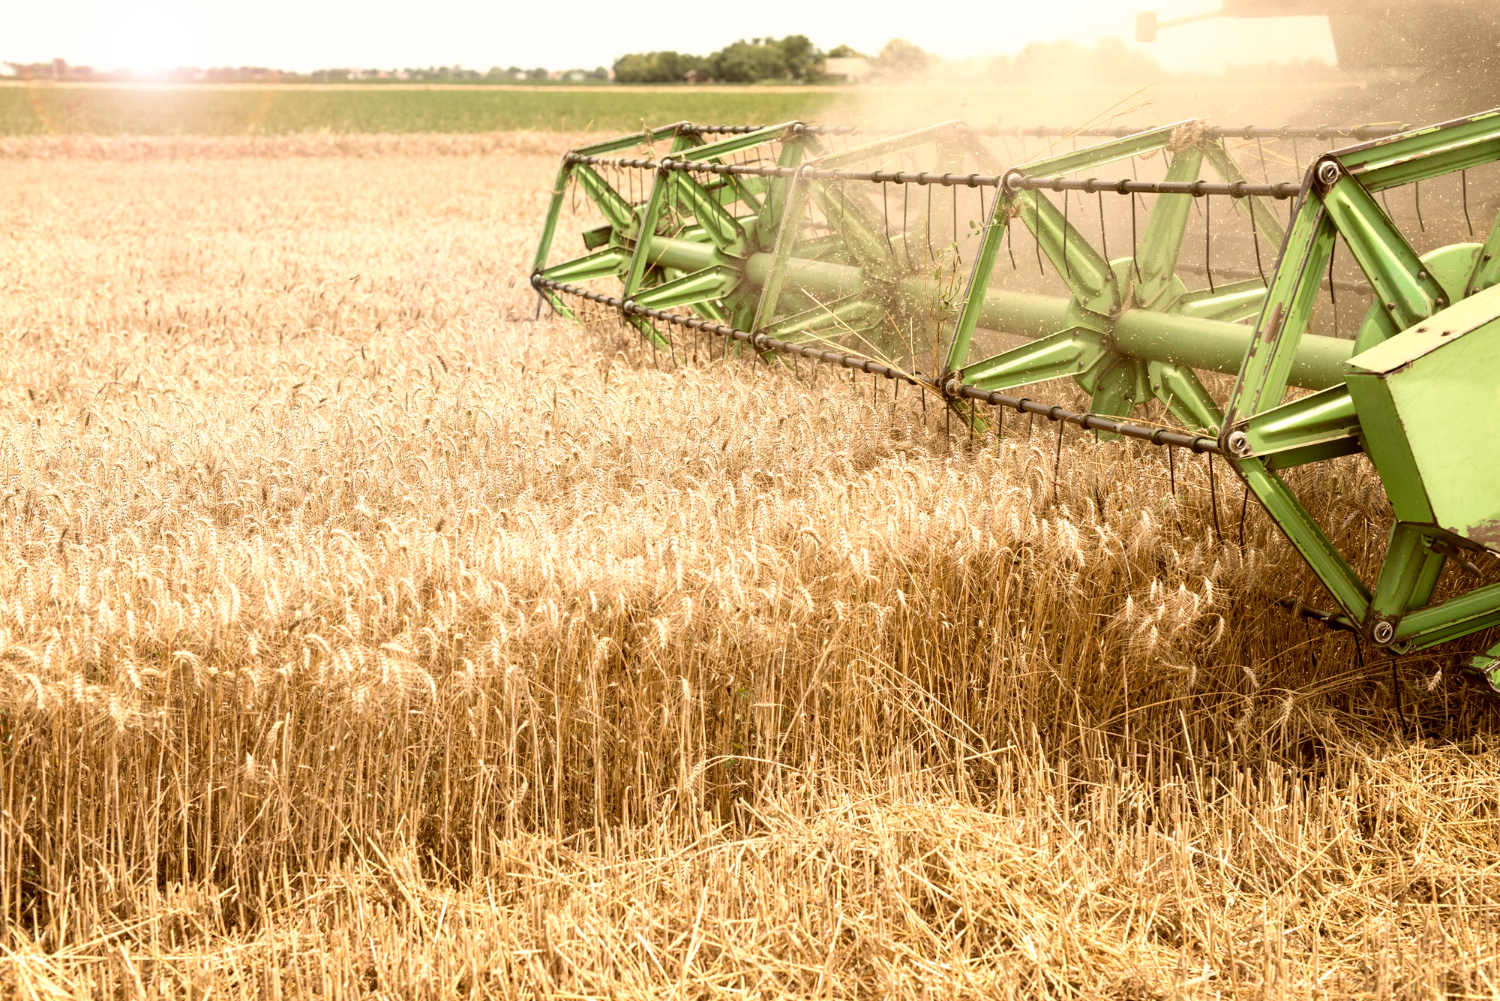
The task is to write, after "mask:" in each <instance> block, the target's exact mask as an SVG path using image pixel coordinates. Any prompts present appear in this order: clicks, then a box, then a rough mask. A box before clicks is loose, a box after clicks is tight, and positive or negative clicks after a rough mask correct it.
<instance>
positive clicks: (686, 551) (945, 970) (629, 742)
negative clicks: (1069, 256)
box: [0, 135, 1500, 998]
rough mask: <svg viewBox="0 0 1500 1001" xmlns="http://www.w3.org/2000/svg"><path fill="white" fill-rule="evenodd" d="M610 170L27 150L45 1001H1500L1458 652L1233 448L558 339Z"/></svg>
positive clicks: (20, 231) (19, 535) (8, 613)
mask: <svg viewBox="0 0 1500 1001" xmlns="http://www.w3.org/2000/svg"><path fill="white" fill-rule="evenodd" d="M565 144H566V139H565V138H563V139H559V138H558V137H552V136H548V137H538V136H524V135H522V136H500V137H495V136H490V137H473V138H462V139H460V138H451V137H450V138H433V139H420V138H419V139H410V138H408V139H403V140H400V141H397V140H390V139H377V138H371V139H351V138H337V139H335V138H321V139H320V138H317V137H313V138H295V139H287V140H245V141H228V140H226V141H213V142H208V141H197V140H157V141H142V140H119V141H103V140H92V141H88V142H87V143H78V142H70V141H67V140H34V141H33V140H28V141H24V142H23V141H11V142H9V144H8V145H5V146H4V147H3V148H0V155H3V156H4V157H5V160H4V164H3V166H4V171H5V173H6V176H7V187H6V193H5V195H4V196H3V197H0V232H4V233H6V234H7V235H8V239H6V240H5V241H4V242H3V243H0V334H3V336H4V338H5V343H6V351H5V353H4V355H3V356H0V401H3V410H0V548H3V552H4V560H3V562H0V921H3V930H0V949H3V957H4V959H3V962H0V984H3V985H4V987H5V989H6V991H7V992H9V993H12V994H15V995H17V996H23V997H34V998H43V997H61V996H69V995H72V996H93V997H122V998H123V997H138V996H143V995H144V996H149V997H153V998H154V997H170V996H190V997H193V998H203V997H207V996H208V995H209V993H210V992H211V993H212V996H213V997H215V998H219V997H226V996H227V997H246V998H249V997H323V996H327V997H345V996H354V995H363V994H369V995H381V996H387V997H402V998H407V997H415V998H420V997H432V998H439V997H442V998H446V997H471V996H473V997H513V996H533V995H535V994H556V995H563V996H571V997H577V996H585V995H586V996H610V997H618V998H626V997H637V996H641V997H644V996H666V995H672V996H682V997H688V996H692V997H717V996H726V997H727V996H746V995H750V996H757V997H761V996H764V997H770V996H781V995H786V994H795V995H806V996H818V997H823V996H828V997H870V996H903V997H904V996H914V995H918V994H921V995H923V996H935V997H952V998H957V997H995V996H1008V997H1028V998H1029V997H1040V996H1049V997H1089V998H1093V997H1101V996H1112V997H1132V998H1134V997H1142V998H1144V997H1167V996H1173V997H1176V996H1202V997H1246V998H1252V997H1255V998H1259V997H1277V998H1279V997H1351V996H1368V997H1382V998H1384V997H1403V998H1408V997H1409V998H1425V997H1461V996H1489V995H1491V994H1493V993H1495V992H1496V991H1497V986H1496V978H1497V977H1500V960H1497V958H1496V955H1497V953H1496V950H1497V948H1500V935H1497V932H1496V927H1497V922H1496V917H1497V912H1496V910H1495V908H1496V900H1497V897H1500V879H1497V878H1496V877H1495V875H1494V869H1495V867H1496V864H1497V858H1500V856H1497V851H1500V838H1497V834H1500V826H1497V825H1500V819H1497V802H1500V773H1497V769H1496V758H1495V742H1494V739H1493V736H1492V733H1493V727H1494V724H1495V715H1494V713H1493V711H1492V710H1491V709H1490V708H1489V707H1488V704H1487V703H1485V702H1484V701H1483V700H1482V699H1480V698H1479V697H1477V696H1476V695H1475V694H1473V693H1471V692H1468V691H1465V690H1464V689H1463V688H1462V686H1460V685H1459V684H1458V683H1457V681H1456V680H1455V679H1454V677H1453V674H1452V668H1453V660H1452V656H1451V655H1447V654H1442V655H1439V656H1437V657H1430V658H1409V659H1406V660H1402V661H1400V662H1398V663H1397V664H1395V665H1392V664H1390V663H1388V662H1386V661H1383V660H1381V661H1378V662H1377V661H1374V660H1369V661H1366V662H1365V663H1363V664H1361V663H1360V662H1359V661H1357V660H1356V657H1355V651H1354V648H1353V646H1352V644H1351V641H1350V640H1349V639H1348V638H1347V637H1342V636H1339V635H1330V634H1325V633H1323V632H1321V631H1315V630H1313V629H1310V628H1309V627H1307V626H1304V625H1302V624H1300V623H1299V622H1296V621H1293V620H1290V619H1288V618H1287V617H1286V616H1285V614H1284V613H1282V612H1281V611H1279V609H1277V607H1276V604H1275V602H1276V599H1277V598H1279V597H1282V596H1287V595H1290V596H1293V597H1297V598H1301V599H1305V600H1308V601H1310V602H1313V603H1318V602H1319V601H1320V596H1319V594H1318V592H1317V591H1316V590H1315V589H1314V587H1313V585H1312V583H1311V580H1310V577H1309V575H1308V573H1307V572H1306V571H1305V570H1304V569H1303V567H1302V565H1301V563H1300V562H1299V561H1298V560H1297V558H1296V557H1295V555H1294V554H1293V553H1292V552H1291V551H1290V550H1289V549H1288V547H1287V546H1286V545H1284V544H1283V543H1282V541H1281V540H1280V539H1279V538H1278V537H1277V536H1276V534H1275V533H1274V531H1273V530H1272V528H1271V527H1270V526H1269V524H1268V523H1267V522H1266V521H1265V520H1264V518H1262V517H1261V516H1260V515H1259V514H1258V512H1256V511H1255V509H1254V508H1253V507H1252V508H1250V509H1249V511H1248V513H1247V516H1246V519H1245V521H1244V523H1243V527H1242V526H1241V522H1240V511H1241V507H1240V501H1241V494H1240V490H1239V486H1238V484H1237V483H1235V482H1234V481H1233V480H1232V479H1231V478H1229V477H1228V476H1226V475H1225V470H1224V469H1222V468H1220V469H1218V470H1217V472H1216V477H1217V478H1216V480H1215V482H1214V484H1213V487H1212V496H1214V497H1216V498H1217V500H1218V504H1219V511H1218V522H1219V527H1218V529H1217V531H1216V529H1215V518H1214V512H1213V511H1212V509H1211V507H1210V496H1211V488H1210V481H1209V470H1208V467H1207V465H1206V463H1205V462H1204V460H1203V459H1202V457H1197V458H1193V457H1190V456H1186V455H1179V456H1177V457H1176V458H1175V466H1174V467H1173V468H1172V469H1169V467H1168V464H1167V458H1166V456H1165V455H1164V454H1162V453H1161V452H1159V451H1157V450H1154V449H1150V448H1147V447H1144V446H1130V445H1125V444H1120V443H1097V444H1096V443H1095V442H1094V440H1093V439H1092V438H1091V437H1085V436H1082V435H1079V434H1077V433H1076V432H1075V431H1072V430H1069V431H1068V432H1066V436H1065V439H1064V447H1063V450H1062V452H1061V459H1060V460H1058V459H1056V458H1055V454H1054V449H1055V447H1056V439H1055V437H1054V435H1055V433H1056V431H1055V428H1054V427H1053V426H1052V425H1049V424H1046V422H1042V423H1041V424H1040V425H1039V426H1036V427H1033V428H1030V429H1029V433H1028V425H1027V424H1026V423H1025V422H1018V421H1015V420H1012V421H1011V422H1010V424H1009V426H1008V429H1007V436H1006V437H1005V438H1004V439H1003V440H1001V441H998V442H997V441H996V440H995V439H994V438H993V437H991V438H988V439H987V440H985V441H981V442H970V441H969V440H968V439H967V437H966V436H964V435H962V434H957V433H955V434H953V435H951V436H950V435H949V434H948V431H947V426H946V422H945V421H944V420H943V419H942V418H941V416H940V412H939V409H938V408H937V406H936V405H935V401H931V400H928V401H925V402H926V406H925V407H924V405H923V404H924V401H922V400H921V399H920V397H919V395H918V394H915V393H912V392H909V391H908V392H906V393H903V394H902V396H901V397H900V398H899V399H893V398H892V396H891V395H890V389H889V386H888V385H885V386H877V387H875V388H873V389H872V387H871V386H870V384H869V383H868V381H860V382H857V383H855V384H853V385H851V384H850V380H849V379H848V378H847V377H846V376H844V375H840V374H837V373H832V372H823V373H820V374H818V375H817V377H816V378H813V377H812V376H810V375H809V374H808V373H807V371H806V370H805V368H804V370H803V371H802V372H801V376H802V377H801V378H800V379H798V378H795V377H794V376H793V374H792V373H791V372H789V371H784V370H777V369H772V368H768V367H767V366H765V365H763V364H762V363H760V362H759V361H755V360H736V359H734V358H731V359H729V360H728V361H718V360H716V361H715V362H714V363H713V364H711V365H710V364H708V363H707V361H706V360H701V361H700V363H699V364H697V365H693V364H679V365H676V366H674V365H671V364H669V363H667V362H666V361H665V360H664V359H660V358H653V357H651V356H650V355H649V353H647V352H645V351H643V350H642V349H641V347H640V346H639V344H638V342H637V341H634V340H632V339H631V338H630V337H627V336H626V335H625V334H623V333H621V332H620V331H619V330H618V328H617V327H613V326H610V325H607V324H602V323H597V324H593V325H591V326H589V327H587V328H581V327H579V326H576V325H574V324H572V323H568V322H564V321H561V320H559V319H555V318H553V317H551V316H549V315H547V314H546V313H543V314H542V316H541V317H540V319H534V318H533V317H534V312H533V311H534V307H535V299H534V298H533V296H532V294H531V292H530V290H529V288H528V286H527V284H526V281H525V275H524V272H523V270H522V268H521V265H520V263H519V262H522V261H524V260H526V259H527V256H528V251H529V249H530V244H531V241H532V240H533V239H534V238H535V234H536V232H537V226H538V223H539V220H540V216H541V213H542V211H543V208H544V198H545V195H546V193H547V190H548V184H549V181H550V178H551V171H552V170H553V168H554V165H555V155H556V153H557V152H558V150H559V149H560V148H561V147H562V146H563V145H565ZM705 357H706V353H705V354H704V355H701V356H700V358H705ZM1058 391H1059V392H1060V393H1061V392H1065V390H1064V389H1063V388H1059V390H1058ZM1335 470H1336V473H1335V475H1334V476H1333V477H1331V478H1325V479H1324V480H1322V481H1320V482H1318V483H1306V484H1303V485H1302V486H1303V487H1304V488H1305V489H1306V491H1307V493H1308V494H1309V495H1310V496H1313V497H1314V498H1315V500H1316V502H1317V503H1319V504H1321V505H1324V506H1326V508H1327V509H1328V510H1329V511H1336V512H1342V513H1343V514H1344V516H1345V517H1344V520H1342V521H1341V522H1339V529H1338V539H1337V540H1336V541H1338V542H1339V543H1340V544H1341V545H1342V546H1344V547H1345V548H1346V550H1348V551H1351V552H1354V553H1356V554H1363V558H1364V559H1366V560H1368V559H1370V558H1373V554H1372V553H1371V549H1372V547H1374V548H1378V544H1379V542H1380V540H1381V538H1382V533H1383V532H1384V530H1385V527H1386V525H1387V524H1388V520H1387V519H1388V512H1387V511H1386V510H1385V508H1384V501H1383V499H1382V498H1383V495H1382V493H1381V491H1380V490H1379V485H1378V482H1377V481H1376V480H1375V478H1374V476H1373V474H1372V473H1370V471H1369V470H1368V468H1367V467H1364V466H1362V465H1360V464H1359V463H1357V462H1355V461H1354V460H1349V461H1347V462H1346V463H1345V464H1343V465H1339V466H1336V467H1335ZM1174 480H1175V485H1174ZM1241 533H1243V543H1242V542H1241V537H1242V536H1241ZM1487 572H1488V571H1487ZM1393 678H1398V679H1399V681H1400V688H1401V694H1402V696H1403V698H1404V712H1405V716H1404V721H1403V719H1401V718H1398V716H1397V714H1396V711H1395V706H1396V702H1395V698H1394V696H1395V695H1396V692H1395V691H1393V689H1392V679H1393Z"/></svg>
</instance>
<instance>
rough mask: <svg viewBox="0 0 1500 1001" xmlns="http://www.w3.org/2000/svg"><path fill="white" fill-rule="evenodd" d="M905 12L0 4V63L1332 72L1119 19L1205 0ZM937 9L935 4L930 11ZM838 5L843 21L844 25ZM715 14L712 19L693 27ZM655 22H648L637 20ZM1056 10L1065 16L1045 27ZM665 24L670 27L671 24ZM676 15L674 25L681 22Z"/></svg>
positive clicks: (1243, 44) (1263, 26)
mask: <svg viewBox="0 0 1500 1001" xmlns="http://www.w3.org/2000/svg"><path fill="white" fill-rule="evenodd" d="M959 6H960V5H958V4H948V5H943V6H939V5H934V7H933V8H932V10H933V12H934V13H932V14H930V15H925V16H919V15H918V14H914V13H913V10H914V8H915V9H917V10H921V5H916V4H912V3H910V2H897V0H860V2H859V3H857V4H855V3H850V2H848V0H844V2H841V3H829V2H821V0H751V2H744V0H741V2H738V3H736V2H733V0H719V3H717V4H707V3H704V2H703V0H689V2H682V3H680V4H678V3H657V4H652V5H644V4H641V5H636V4H625V3H620V2H619V0H568V2H566V3H559V2H556V0H553V2H550V3H536V2H530V3H518V2H514V0H502V2H489V3H481V2H472V0H425V2H422V3H414V2H412V0H401V2H396V0H259V2H255V3H245V2H239V0H47V2H45V3H36V2H32V0H0V60H7V61H14V62H41V61H45V60H50V59H53V58H62V59H66V60H67V61H68V62H70V63H73V64H75V65H90V66H93V67H94V68H96V69H101V70H112V69H134V70H150V69H161V68H170V67H174V66H200V67H207V66H269V67H272V68H276V69H286V70H297V71H307V70H312V69H319V68H331V67H345V66H348V67H366V68H384V69H392V68H397V67H420V66H451V65H454V64H459V65H462V66H465V67H468V68H471V69H480V70H483V69H488V68H489V67H491V66H510V65H517V66H523V67H532V66H545V67H547V68H549V69H566V68H571V67H586V68H587V67H593V66H598V65H608V64H610V63H611V62H612V61H613V60H614V59H615V58H616V57H617V56H619V55H621V54H623V53H625V52H635V51H648V50H652V49H676V50H678V51H684V52H695V53H700V54H702V53H707V52H710V51H712V50H714V49H717V48H721V47H722V46H724V45H726V44H728V43H730V42H732V41H734V40H735V39H736V38H739V37H743V36H749V35H769V36H778V37H779V36H781V35H787V34H797V33H800V34H804V35H807V36H809V37H810V38H811V39H812V40H813V42H814V43H816V44H817V45H819V46H820V47H822V48H824V49H829V48H832V47H833V46H835V45H839V44H847V45H852V46H854V47H855V48H856V49H859V50H860V51H863V52H875V51H878V50H879V49H880V47H881V46H882V45H884V44H885V42H886V41H887V40H889V39H890V38H892V37H896V36H900V37H903V38H906V39H908V40H909V41H912V42H915V43H916V44H918V45H920V46H921V47H922V48H924V49H927V50H928V51H929V52H932V53H934V54H936V55H939V56H942V57H944V58H947V59H967V58H974V57H984V56H994V55H1001V54H1005V55H1012V54H1014V53H1016V52H1019V51H1020V50H1021V49H1023V48H1024V47H1025V46H1026V45H1027V44H1029V43H1032V42H1048V41H1056V40H1058V39H1059V38H1063V37H1069V36H1070V37H1072V38H1073V40H1074V41H1077V42H1080V43H1088V42H1092V41H1094V40H1096V39H1098V38H1103V37H1109V36H1115V37H1119V38H1123V39H1126V40H1127V41H1129V42H1130V44H1131V45H1132V46H1135V47H1138V48H1140V49H1141V50H1142V51H1144V52H1148V53H1150V54H1151V55H1153V56H1154V57H1155V58H1156V59H1157V60H1158V61H1160V62H1161V64H1162V65H1163V66H1164V67H1165V68H1166V69H1168V70H1170V71H1188V70H1198V71H1209V72H1215V71H1218V70H1222V69H1223V68H1224V67H1225V66H1226V65H1227V64H1230V63H1240V64H1246V63H1266V62H1284V61H1288V60H1303V59H1308V58H1321V59H1324V60H1325V61H1327V62H1330V63H1332V62H1333V61H1334V56H1333V43H1332V40H1331V37H1330V35H1329V32H1328V27H1327V23H1326V21H1324V20H1323V19H1321V18H1275V19H1269V18H1266V19H1246V20H1234V21H1229V20H1223V19H1219V20H1215V21H1209V22H1205V23H1202V24H1195V25H1190V26H1185V27H1181V28H1175V29H1172V30H1170V31H1166V32H1163V33H1162V36H1161V38H1160V40H1159V41H1157V42H1155V43H1152V44H1148V45H1140V46H1136V43H1135V42H1134V40H1133V37H1134V24H1135V14H1136V12H1137V11H1138V10H1141V9H1156V10H1157V11H1158V12H1159V14H1160V16H1161V17H1162V18H1163V19H1166V18H1170V17H1174V16H1179V15H1182V14H1188V13H1195V12H1199V11H1205V10H1212V9H1214V8H1216V7H1217V6H1219V0H1160V2H1153V0H1123V2H1121V0H1116V2H1111V0H1069V2H1068V3H1066V4H1062V3H1034V2H1018V0H999V2H995V0H992V2H989V3H980V4H973V5H967V4H966V5H963V6H965V7H968V9H967V10H965V11H964V12H963V13H959V12H958V10H957V8H958V7H959ZM944 8H946V9H944ZM850 9H856V10H858V12H859V13H858V16H857V17H852V18H851V17H850V16H849V14H848V13H847V12H848V11H849V10H850ZM714 10H719V11H721V12H722V16H719V17H713V16H709V14H710V12H712V11H714ZM653 11H655V12H656V13H655V15H654V16H653V14H652V12H653ZM1059 14H1065V16H1062V17H1059V16H1058V15H1059ZM673 15H676V16H673ZM684 15H686V16H684Z"/></svg>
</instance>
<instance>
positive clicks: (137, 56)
mask: <svg viewBox="0 0 1500 1001" xmlns="http://www.w3.org/2000/svg"><path fill="white" fill-rule="evenodd" d="M187 41H188V40H187V33H186V32H185V31H183V29H182V25H180V24H178V23H177V21H175V20H173V19H172V18H170V17H168V16H166V15H164V14H159V13H154V12H153V13H146V14H139V15H136V16H134V17H131V18H129V19H128V20H126V21H125V22H124V25H123V26H122V28H121V30H120V32H119V34H118V35H117V36H116V37H115V59H114V62H115V65H116V66H117V67H118V68H120V69H126V70H130V71H132V72H134V73H143V74H145V73H154V72H161V71H163V70H170V69H175V68H176V67H178V66H182V65H184V64H185V63H187V62H189V61H190V60H189V59H188V44H187Z"/></svg>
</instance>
